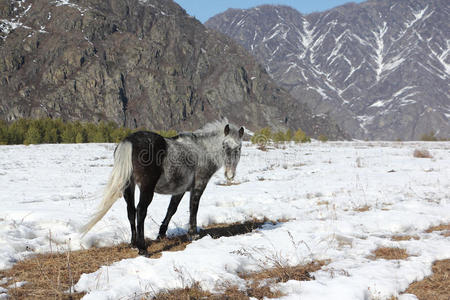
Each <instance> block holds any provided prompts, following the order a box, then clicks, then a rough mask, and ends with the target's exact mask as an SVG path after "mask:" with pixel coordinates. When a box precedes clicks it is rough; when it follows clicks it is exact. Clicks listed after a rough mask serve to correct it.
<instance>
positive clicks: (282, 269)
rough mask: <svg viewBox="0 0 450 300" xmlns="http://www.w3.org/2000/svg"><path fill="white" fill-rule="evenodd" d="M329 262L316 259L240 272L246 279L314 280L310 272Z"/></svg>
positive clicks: (277, 280) (275, 280) (276, 280)
mask: <svg viewBox="0 0 450 300" xmlns="http://www.w3.org/2000/svg"><path fill="white" fill-rule="evenodd" d="M327 263H328V262H327V261H324V260H321V261H314V262H311V263H309V264H306V265H297V266H284V265H282V264H277V265H276V266H275V267H273V268H269V269H262V270H261V271H258V272H254V273H247V274H240V277H241V278H243V279H246V280H252V281H262V280H266V279H269V280H273V281H274V282H276V283H278V282H286V281H289V280H297V281H309V280H314V276H312V275H311V274H310V273H312V272H315V271H318V270H320V269H321V268H322V267H323V266H324V265H326V264H327Z"/></svg>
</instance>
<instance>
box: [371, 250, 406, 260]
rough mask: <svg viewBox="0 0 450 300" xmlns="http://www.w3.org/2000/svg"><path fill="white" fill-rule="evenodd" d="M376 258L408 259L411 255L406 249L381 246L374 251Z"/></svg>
mask: <svg viewBox="0 0 450 300" xmlns="http://www.w3.org/2000/svg"><path fill="white" fill-rule="evenodd" d="M373 255H374V258H375V259H380V258H382V259H406V258H408V257H409V255H408V253H406V249H402V248H396V247H380V248H377V249H376V250H375V251H374V252H373Z"/></svg>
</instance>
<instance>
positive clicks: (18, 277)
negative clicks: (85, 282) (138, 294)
mask: <svg viewBox="0 0 450 300" xmlns="http://www.w3.org/2000/svg"><path fill="white" fill-rule="evenodd" d="M136 256H137V252H136V251H135V250H133V249H131V248H130V247H128V246H127V245H118V246H114V247H108V248H92V249H88V250H80V251H71V252H66V253H51V254H38V255H36V256H33V257H31V258H28V259H26V260H23V261H20V262H18V263H16V264H15V265H14V267H13V268H12V269H8V270H3V271H0V278H5V277H6V278H11V279H10V280H9V281H8V282H7V283H6V284H5V287H7V286H9V285H11V284H14V282H20V281H26V282H27V283H26V284H25V285H23V286H21V287H17V288H11V289H9V290H8V293H9V296H10V297H11V298H12V299H50V298H52V299H80V298H81V297H82V296H83V294H79V293H72V294H69V293H65V291H68V290H69V288H70V287H71V286H72V285H73V284H75V283H77V281H78V279H79V278H80V276H81V274H83V273H91V272H94V271H96V270H98V269H99V268H100V267H101V266H103V265H109V264H111V263H113V262H115V261H118V260H122V259H126V258H132V257H136Z"/></svg>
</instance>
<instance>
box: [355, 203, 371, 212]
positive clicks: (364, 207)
mask: <svg viewBox="0 0 450 300" xmlns="http://www.w3.org/2000/svg"><path fill="white" fill-rule="evenodd" d="M369 209H370V206H369V205H367V204H366V205H363V206H359V207H355V208H354V209H353V211H357V212H365V211H368V210H369Z"/></svg>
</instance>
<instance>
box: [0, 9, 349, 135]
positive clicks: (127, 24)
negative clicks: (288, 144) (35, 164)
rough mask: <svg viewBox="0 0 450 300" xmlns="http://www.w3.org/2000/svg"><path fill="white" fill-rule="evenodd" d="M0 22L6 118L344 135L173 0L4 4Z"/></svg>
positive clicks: (1, 103)
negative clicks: (231, 125)
mask: <svg viewBox="0 0 450 300" xmlns="http://www.w3.org/2000/svg"><path fill="white" fill-rule="evenodd" d="M0 14H1V15H0V30H1V33H0V118H2V119H5V120H13V119H16V118H21V117H33V118H35V117H47V116H50V117H60V118H63V119H67V120H87V121H98V120H113V121H115V122H117V123H119V124H125V125H126V126H129V127H133V128H134V127H140V126H145V127H149V128H158V129H168V128H175V129H190V128H195V127H198V126H200V125H202V124H204V123H205V122H207V121H210V120H215V119H218V118H222V117H227V118H228V119H229V120H230V121H232V122H235V123H238V124H244V125H246V126H247V127H248V128H250V129H256V128H258V127H262V126H272V127H275V128H286V127H292V128H297V127H301V128H302V129H304V130H305V131H306V132H307V133H309V134H311V135H314V136H317V135H318V134H325V135H328V136H330V137H332V138H340V137H343V136H344V135H343V133H342V132H341V131H340V130H339V128H338V127H337V126H336V125H334V124H332V123H331V122H330V121H329V120H328V118H327V117H325V116H314V115H313V114H312V113H311V111H310V110H309V109H308V108H307V107H306V106H305V105H304V104H301V103H299V102H298V101H295V100H294V99H293V98H292V97H291V96H290V95H289V93H287V92H285V91H284V90H283V89H280V88H279V87H278V86H277V85H276V84H274V83H273V82H272V79H271V78H270V76H269V75H268V74H267V72H266V71H265V69H264V68H263V67H262V66H261V65H260V64H259V63H258V62H257V61H256V60H255V59H253V58H252V57H251V56H250V55H249V54H248V53H247V51H246V50H244V48H242V47H241V46H238V45H237V44H236V43H234V42H233V41H232V40H231V39H230V38H228V37H226V36H225V35H223V34H220V33H217V32H215V31H210V30H208V29H207V28H205V27H204V26H203V25H202V24H201V23H200V22H198V21H197V20H196V19H194V18H192V17H190V16H188V15H187V14H186V12H185V11H184V10H183V9H182V8H180V7H179V6H178V5H177V4H175V3H174V2H173V1H171V0H148V1H143V0H139V1H138V0H70V1H69V0H56V1H47V0H35V1H30V0H26V1H11V0H0Z"/></svg>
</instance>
